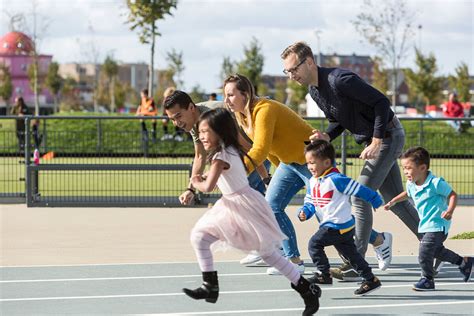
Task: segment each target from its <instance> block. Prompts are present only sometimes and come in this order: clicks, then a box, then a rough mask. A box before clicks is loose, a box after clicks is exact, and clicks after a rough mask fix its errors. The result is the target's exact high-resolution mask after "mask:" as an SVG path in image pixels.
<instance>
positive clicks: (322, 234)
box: [308, 226, 374, 280]
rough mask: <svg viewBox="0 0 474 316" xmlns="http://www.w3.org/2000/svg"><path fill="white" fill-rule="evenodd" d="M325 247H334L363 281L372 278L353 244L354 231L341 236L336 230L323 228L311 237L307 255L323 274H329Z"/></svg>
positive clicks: (367, 265) (365, 263)
mask: <svg viewBox="0 0 474 316" xmlns="http://www.w3.org/2000/svg"><path fill="white" fill-rule="evenodd" d="M327 246H334V247H335V248H336V249H337V251H338V252H339V253H340V254H341V255H342V256H343V257H344V258H345V259H347V260H348V261H349V263H350V264H351V266H352V267H353V268H354V269H355V270H356V271H357V272H358V273H359V275H360V276H361V277H362V278H364V279H365V280H371V279H372V278H373V277H374V275H373V274H372V269H371V268H370V267H369V264H368V263H367V261H365V259H364V258H363V257H362V255H361V254H360V253H359V252H358V251H357V248H356V245H355V243H354V229H352V230H350V231H348V232H346V233H344V234H341V233H340V232H339V230H338V229H334V228H330V227H324V226H323V227H320V228H319V230H318V231H317V232H316V234H314V235H313V236H312V237H311V239H310V240H309V244H308V251H309V255H310V256H311V259H312V260H313V263H314V264H315V265H316V267H317V268H318V270H319V271H321V272H322V273H323V274H329V267H330V266H329V261H328V257H327V256H326V253H325V252H324V247H327Z"/></svg>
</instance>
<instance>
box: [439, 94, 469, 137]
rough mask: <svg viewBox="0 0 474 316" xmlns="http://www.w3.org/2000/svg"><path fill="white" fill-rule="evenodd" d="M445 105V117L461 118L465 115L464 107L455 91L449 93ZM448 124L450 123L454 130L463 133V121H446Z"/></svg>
mask: <svg viewBox="0 0 474 316" xmlns="http://www.w3.org/2000/svg"><path fill="white" fill-rule="evenodd" d="M442 107H443V114H444V116H445V117H451V118H459V117H464V109H463V106H462V104H461V102H459V101H458V96H457V94H456V93H455V92H451V93H450V94H449V100H448V102H446V103H445V104H443V105H442ZM446 123H448V125H450V126H451V127H452V128H454V130H455V131H456V132H458V133H462V132H463V131H464V130H463V126H462V121H461V120H459V121H446Z"/></svg>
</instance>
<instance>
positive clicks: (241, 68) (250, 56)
mask: <svg viewBox="0 0 474 316" xmlns="http://www.w3.org/2000/svg"><path fill="white" fill-rule="evenodd" d="M264 62H265V57H264V56H263V54H262V46H261V45H260V42H259V41H258V39H256V38H255V37H253V38H252V41H251V42H250V45H249V46H248V47H247V46H244V59H243V60H242V61H241V62H239V63H238V65H237V72H238V73H240V74H242V75H244V76H246V77H247V78H248V79H249V80H250V82H252V83H253V85H254V86H255V87H258V86H259V85H260V83H261V78H262V71H263V64H264Z"/></svg>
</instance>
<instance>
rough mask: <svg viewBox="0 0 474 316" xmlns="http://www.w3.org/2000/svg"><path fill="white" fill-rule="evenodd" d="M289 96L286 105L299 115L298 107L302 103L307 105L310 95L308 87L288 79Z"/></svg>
mask: <svg viewBox="0 0 474 316" xmlns="http://www.w3.org/2000/svg"><path fill="white" fill-rule="evenodd" d="M287 91H288V95H287V98H286V101H285V104H286V105H288V106H289V107H290V108H291V109H292V110H293V111H295V112H296V113H298V107H299V105H300V104H301V103H303V102H305V103H306V99H305V97H306V94H307V93H308V87H307V86H302V85H300V84H298V83H297V82H296V81H294V80H290V79H288V81H287Z"/></svg>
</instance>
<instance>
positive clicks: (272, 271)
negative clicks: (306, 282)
mask: <svg viewBox="0 0 474 316" xmlns="http://www.w3.org/2000/svg"><path fill="white" fill-rule="evenodd" d="M293 265H294V266H295V267H296V269H297V270H298V272H299V273H300V274H304V268H305V267H304V262H303V261H301V262H300V263H293ZM267 274H269V275H281V272H280V271H278V270H277V268H275V267H271V268H268V269H267Z"/></svg>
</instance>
